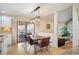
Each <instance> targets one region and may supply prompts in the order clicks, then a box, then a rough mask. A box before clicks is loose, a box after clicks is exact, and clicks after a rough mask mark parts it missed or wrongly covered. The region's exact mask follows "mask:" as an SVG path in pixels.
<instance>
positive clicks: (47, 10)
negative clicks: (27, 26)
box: [0, 3, 72, 16]
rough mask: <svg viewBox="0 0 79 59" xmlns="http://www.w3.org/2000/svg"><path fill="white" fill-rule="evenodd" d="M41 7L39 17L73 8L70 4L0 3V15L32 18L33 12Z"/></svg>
mask: <svg viewBox="0 0 79 59" xmlns="http://www.w3.org/2000/svg"><path fill="white" fill-rule="evenodd" d="M37 6H40V9H39V15H40V16H46V15H49V14H51V13H53V12H54V11H59V10H63V9H65V8H68V7H70V6H72V4H71V3H70V4H69V3H0V14H7V15H16V16H32V14H31V12H32V11H33V10H34V9H35V8H36V7H37Z"/></svg>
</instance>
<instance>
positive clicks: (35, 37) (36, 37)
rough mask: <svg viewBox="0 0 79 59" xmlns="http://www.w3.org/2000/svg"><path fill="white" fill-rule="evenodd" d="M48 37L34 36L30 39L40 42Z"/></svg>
mask: <svg viewBox="0 0 79 59" xmlns="http://www.w3.org/2000/svg"><path fill="white" fill-rule="evenodd" d="M48 37H49V36H40V35H34V36H32V37H31V38H32V39H33V40H42V39H44V38H48Z"/></svg>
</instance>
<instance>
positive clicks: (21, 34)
mask: <svg viewBox="0 0 79 59" xmlns="http://www.w3.org/2000/svg"><path fill="white" fill-rule="evenodd" d="M17 32H18V33H17V36H18V37H17V39H18V40H17V41H18V43H21V42H25V39H26V37H25V36H26V35H33V34H35V25H34V23H30V22H25V21H18V31H17Z"/></svg>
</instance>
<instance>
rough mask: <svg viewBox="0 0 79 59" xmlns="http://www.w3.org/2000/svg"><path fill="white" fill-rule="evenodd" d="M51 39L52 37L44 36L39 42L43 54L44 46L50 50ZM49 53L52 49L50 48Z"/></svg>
mask: <svg viewBox="0 0 79 59" xmlns="http://www.w3.org/2000/svg"><path fill="white" fill-rule="evenodd" d="M49 41H50V37H47V38H43V39H42V40H41V41H40V43H38V44H39V45H38V46H39V48H40V51H41V54H42V52H43V48H46V50H47V51H48V49H49V43H50V42H49ZM49 53H50V50H49Z"/></svg>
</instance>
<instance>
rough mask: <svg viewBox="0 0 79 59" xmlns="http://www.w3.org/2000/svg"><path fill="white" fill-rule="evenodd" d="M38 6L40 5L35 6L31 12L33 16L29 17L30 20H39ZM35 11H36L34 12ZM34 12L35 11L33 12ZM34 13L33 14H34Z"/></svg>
mask: <svg viewBox="0 0 79 59" xmlns="http://www.w3.org/2000/svg"><path fill="white" fill-rule="evenodd" d="M39 8H40V6H37V8H35V9H34V10H33V11H32V12H31V13H32V14H33V15H34V16H35V17H33V18H32V19H31V22H39V21H40V16H39ZM36 11H37V12H36ZM35 12H36V13H35ZM34 13H35V14H34Z"/></svg>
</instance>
